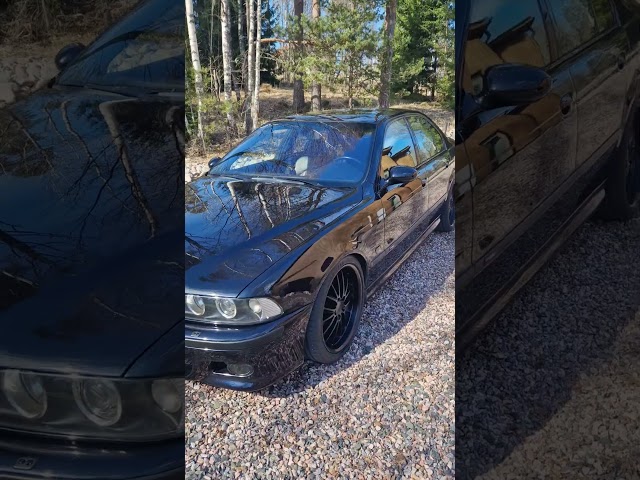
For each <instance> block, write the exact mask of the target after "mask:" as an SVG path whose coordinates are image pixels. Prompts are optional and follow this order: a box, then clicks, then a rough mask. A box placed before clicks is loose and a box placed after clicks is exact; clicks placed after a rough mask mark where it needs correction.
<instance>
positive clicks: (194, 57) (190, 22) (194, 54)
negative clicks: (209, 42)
mask: <svg viewBox="0 0 640 480" xmlns="http://www.w3.org/2000/svg"><path fill="white" fill-rule="evenodd" d="M185 13H186V16H187V30H188V33H189V48H190V50H191V63H192V64H193V70H194V72H195V80H196V85H195V86H196V97H197V99H198V139H199V140H200V143H202V149H203V150H204V148H205V147H204V129H203V128H202V95H203V92H204V87H203V85H202V70H201V68H200V52H199V51H198V38H197V37H196V19H195V16H194V15H193V3H192V0H185Z"/></svg>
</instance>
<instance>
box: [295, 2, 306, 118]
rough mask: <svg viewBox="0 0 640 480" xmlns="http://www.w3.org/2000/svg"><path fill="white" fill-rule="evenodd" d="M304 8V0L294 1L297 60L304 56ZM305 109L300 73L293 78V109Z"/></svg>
mask: <svg viewBox="0 0 640 480" xmlns="http://www.w3.org/2000/svg"><path fill="white" fill-rule="evenodd" d="M303 10H304V0H294V3H293V12H294V15H295V16H296V21H297V22H298V28H299V31H298V35H297V37H298V38H296V40H297V42H296V43H295V46H294V48H295V49H296V57H297V60H299V59H300V57H301V56H302V28H301V21H302V12H303ZM303 109H304V84H303V83H302V78H300V74H296V76H295V78H294V80H293V110H294V111H295V112H296V113H297V112H301V111H302V110H303Z"/></svg>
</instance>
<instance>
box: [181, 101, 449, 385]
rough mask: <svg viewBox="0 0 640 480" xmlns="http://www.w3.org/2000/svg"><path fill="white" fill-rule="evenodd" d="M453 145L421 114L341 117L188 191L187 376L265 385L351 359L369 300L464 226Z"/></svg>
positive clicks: (314, 121) (219, 170) (276, 130)
mask: <svg viewBox="0 0 640 480" xmlns="http://www.w3.org/2000/svg"><path fill="white" fill-rule="evenodd" d="M452 145H453V142H451V140H450V139H448V138H447V137H446V136H445V135H444V134H443V133H442V131H441V130H440V129H439V128H438V127H437V126H436V125H435V124H434V123H433V122H432V121H431V120H430V119H429V118H428V117H427V116H425V115H423V114H421V113H418V112H413V111H406V110H384V111H376V110H361V111H360V110H356V111H332V112H324V113H322V114H311V115H304V116H295V117H289V118H286V119H284V120H279V121H274V122H271V123H268V124H266V125H264V126H262V127H261V128H259V129H258V130H256V131H255V132H253V133H252V134H251V135H250V136H249V137H247V138H246V139H245V140H244V141H243V142H241V143H240V144H239V145H238V146H237V147H235V148H234V149H233V150H231V151H230V152H229V153H228V154H227V155H226V156H225V157H224V158H222V159H214V160H212V161H211V162H210V171H209V172H208V174H207V175H206V176H204V177H202V178H200V179H198V180H196V181H194V182H191V183H190V184H188V185H187V187H186V191H185V196H186V205H185V209H186V213H185V264H186V273H185V317H186V328H185V342H186V347H187V349H186V359H185V361H186V364H187V365H186V373H187V376H188V377H189V378H192V379H196V380H200V381H203V382H205V383H209V384H212V385H216V386H221V387H227V388H232V389H239V390H250V391H252V390H258V389H261V388H264V387H266V386H268V385H270V384H272V383H273V382H275V381H277V380H278V379H280V378H281V377H283V376H284V375H286V374H287V373H289V372H291V371H293V370H295V369H297V368H298V367H300V366H301V364H302V363H303V361H304V360H305V358H308V359H310V360H312V361H315V362H319V363H333V362H336V361H337V360H338V359H340V358H341V357H342V356H343V355H344V354H345V352H346V351H347V350H348V348H349V346H350V345H351V343H352V342H353V339H354V337H355V335H356V333H357V331H358V324H359V321H360V316H361V314H362V309H363V304H364V302H365V300H366V298H367V296H369V295H371V293H372V292H373V291H375V289H376V288H377V287H378V286H379V285H380V284H381V283H382V282H383V281H384V280H385V279H386V278H387V277H388V276H389V275H391V274H392V273H393V272H394V271H395V269H396V268H397V267H398V266H399V265H400V264H401V263H402V261H403V260H405V259H406V258H407V257H408V256H409V255H410V254H411V253H412V252H413V251H414V250H415V249H416V248H417V247H418V245H419V244H420V243H421V241H422V240H423V239H424V238H426V236H427V235H429V234H430V233H431V232H432V231H433V230H434V229H436V228H439V229H441V230H445V231H449V230H451V229H452V228H453V225H454V203H453V196H452V186H453V172H454V170H455V168H454V166H453V163H454V155H453V149H452ZM425 274H426V273H425Z"/></svg>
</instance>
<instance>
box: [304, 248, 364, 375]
mask: <svg viewBox="0 0 640 480" xmlns="http://www.w3.org/2000/svg"><path fill="white" fill-rule="evenodd" d="M347 283H348V284H349V289H348V292H347V290H345V289H344V288H343V287H342V285H343V284H344V285H346V284H347ZM334 299H337V301H336V300H334ZM344 300H346V301H344ZM363 305H364V274H363V273H362V267H361V266H360V263H359V262H358V261H357V260H356V259H355V258H353V257H345V258H343V259H342V260H341V261H340V262H338V263H337V264H336V265H335V267H334V268H332V269H331V270H330V272H329V273H328V274H327V275H326V277H325V279H324V281H323V282H322V285H321V287H320V290H319V291H318V295H317V296H316V300H315V303H314V305H313V308H312V309H311V316H310V318H309V323H308V325H307V332H306V337H305V353H306V356H307V358H308V359H310V360H313V361H314V362H317V363H335V362H337V361H338V360H340V358H342V356H343V355H344V354H345V353H346V352H347V350H349V347H350V346H351V344H352V343H353V339H354V338H355V336H356V333H357V332H358V327H359V325H360V317H361V316H362V307H363ZM336 310H338V311H340V312H341V313H340V314H339V315H338V314H336ZM332 311H333V313H332ZM332 318H333V320H332ZM332 322H333V323H332ZM331 329H333V330H331ZM342 329H343V331H342V332H341V330H342Z"/></svg>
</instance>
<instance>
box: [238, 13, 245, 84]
mask: <svg viewBox="0 0 640 480" xmlns="http://www.w3.org/2000/svg"><path fill="white" fill-rule="evenodd" d="M244 22H245V18H244V5H243V4H242V0H238V45H239V46H240V70H241V72H242V88H243V90H244V93H245V95H246V94H247V37H246V35H245V33H244V32H245V23H244Z"/></svg>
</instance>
